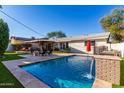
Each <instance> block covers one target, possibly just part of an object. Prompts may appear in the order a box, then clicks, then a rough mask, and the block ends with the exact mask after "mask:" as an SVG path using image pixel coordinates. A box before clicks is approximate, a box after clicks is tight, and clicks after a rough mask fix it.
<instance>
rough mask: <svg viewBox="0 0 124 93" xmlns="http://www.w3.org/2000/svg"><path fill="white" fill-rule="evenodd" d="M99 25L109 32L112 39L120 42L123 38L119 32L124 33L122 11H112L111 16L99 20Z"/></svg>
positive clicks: (123, 11)
mask: <svg viewBox="0 0 124 93" xmlns="http://www.w3.org/2000/svg"><path fill="white" fill-rule="evenodd" d="M100 24H101V25H102V27H103V29H104V30H105V31H106V32H110V34H111V36H112V37H113V39H115V40H116V41H118V42H121V41H122V39H123V37H122V35H121V32H123V31H124V10H123V9H119V8H117V9H114V10H113V11H112V13H111V15H108V16H105V17H103V18H102V19H101V20H100Z"/></svg>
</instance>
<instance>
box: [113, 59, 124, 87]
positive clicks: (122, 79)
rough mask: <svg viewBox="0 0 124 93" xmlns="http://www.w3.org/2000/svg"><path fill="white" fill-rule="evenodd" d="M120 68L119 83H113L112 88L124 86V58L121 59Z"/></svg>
mask: <svg viewBox="0 0 124 93" xmlns="http://www.w3.org/2000/svg"><path fill="white" fill-rule="evenodd" d="M120 68H121V69H120V73H121V75H120V85H113V86H112V87H113V88H124V59H122V60H121V64H120Z"/></svg>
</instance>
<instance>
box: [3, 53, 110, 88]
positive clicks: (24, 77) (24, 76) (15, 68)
mask: <svg viewBox="0 0 124 93" xmlns="http://www.w3.org/2000/svg"><path fill="white" fill-rule="evenodd" d="M74 55H81V56H87V54H85V55H84V54H76V53H71V54H62V55H60V54H58V55H53V56H46V57H37V56H32V55H21V56H22V57H25V58H24V59H19V60H11V61H3V62H2V63H3V64H4V66H5V67H6V68H7V69H8V70H9V71H10V72H11V73H12V74H13V75H14V76H15V77H16V79H17V80H18V81H19V82H20V83H21V84H22V85H23V86H24V87H25V88H50V87H49V86H48V85H47V84H45V83H44V82H42V81H40V80H39V79H37V78H36V77H35V76H33V75H31V74H30V73H28V72H26V71H24V70H23V69H21V68H20V66H25V65H29V64H34V63H39V61H40V62H41V61H47V60H51V59H56V58H62V57H66V56H74ZM91 56H93V55H91ZM42 58H43V59H42ZM101 84H102V85H101ZM111 87H112V84H111V83H109V82H107V81H104V80H100V79H98V78H95V80H94V83H93V85H92V88H111Z"/></svg>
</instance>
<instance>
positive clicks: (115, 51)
mask: <svg viewBox="0 0 124 93" xmlns="http://www.w3.org/2000/svg"><path fill="white" fill-rule="evenodd" d="M101 55H112V56H120V52H119V51H117V50H112V51H103V52H101Z"/></svg>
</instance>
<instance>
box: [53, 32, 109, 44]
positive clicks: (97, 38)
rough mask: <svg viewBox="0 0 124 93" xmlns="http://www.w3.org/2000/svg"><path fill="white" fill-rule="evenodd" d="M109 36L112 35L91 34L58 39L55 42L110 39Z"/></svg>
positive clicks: (107, 33)
mask: <svg viewBox="0 0 124 93" xmlns="http://www.w3.org/2000/svg"><path fill="white" fill-rule="evenodd" d="M109 34H110V33H109V32H106V33H99V34H91V35H87V36H78V37H66V38H57V39H56V40H55V42H69V41H81V40H99V39H107V38H108V37H109Z"/></svg>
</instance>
